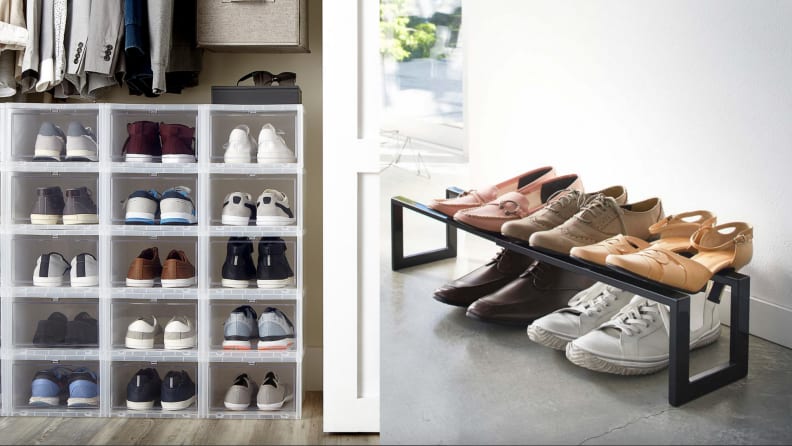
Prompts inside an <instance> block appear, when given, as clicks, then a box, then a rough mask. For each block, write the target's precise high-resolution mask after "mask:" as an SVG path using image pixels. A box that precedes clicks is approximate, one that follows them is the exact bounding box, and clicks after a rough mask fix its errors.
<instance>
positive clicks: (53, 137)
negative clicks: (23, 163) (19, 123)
mask: <svg viewBox="0 0 792 446" xmlns="http://www.w3.org/2000/svg"><path fill="white" fill-rule="evenodd" d="M65 151H66V135H64V134H63V130H61V128H60V127H58V126H57V125H55V124H53V123H51V122H49V121H44V122H42V123H41V126H40V127H39V132H38V134H37V135H36V143H35V145H34V147H33V159H34V160H36V161H60V160H61V159H63V156H64V152H65Z"/></svg>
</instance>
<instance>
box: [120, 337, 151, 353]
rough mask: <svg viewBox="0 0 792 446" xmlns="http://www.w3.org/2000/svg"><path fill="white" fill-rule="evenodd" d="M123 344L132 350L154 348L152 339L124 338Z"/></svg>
mask: <svg viewBox="0 0 792 446" xmlns="http://www.w3.org/2000/svg"><path fill="white" fill-rule="evenodd" d="M124 345H126V348H131V349H134V350H143V349H150V348H154V339H135V338H126V339H125V340H124Z"/></svg>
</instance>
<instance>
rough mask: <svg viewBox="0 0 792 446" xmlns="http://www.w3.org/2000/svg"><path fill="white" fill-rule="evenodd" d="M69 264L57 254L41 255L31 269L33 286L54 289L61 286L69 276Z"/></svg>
mask: <svg viewBox="0 0 792 446" xmlns="http://www.w3.org/2000/svg"><path fill="white" fill-rule="evenodd" d="M69 269H71V266H69V262H67V261H66V259H65V258H64V257H63V256H62V255H61V254H60V253H57V252H50V253H47V254H42V255H40V256H39V258H38V259H37V260H36V267H35V268H33V286H41V287H56V286H61V285H63V282H64V281H65V279H66V276H67V275H68V274H69Z"/></svg>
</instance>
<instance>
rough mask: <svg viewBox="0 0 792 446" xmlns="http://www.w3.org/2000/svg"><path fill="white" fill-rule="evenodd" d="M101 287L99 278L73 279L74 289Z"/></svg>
mask: <svg viewBox="0 0 792 446" xmlns="http://www.w3.org/2000/svg"><path fill="white" fill-rule="evenodd" d="M97 285H99V276H86V277H72V279H71V286H72V287H73V288H83V287H89V286H97Z"/></svg>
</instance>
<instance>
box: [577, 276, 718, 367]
mask: <svg viewBox="0 0 792 446" xmlns="http://www.w3.org/2000/svg"><path fill="white" fill-rule="evenodd" d="M690 301H691V302H690V348H691V349H695V348H699V347H703V346H705V345H709V344H711V343H713V342H715V341H716V340H717V339H718V337H719V336H720V320H719V319H718V315H717V306H716V304H715V303H713V302H711V301H709V300H707V297H706V293H703V292H702V293H698V294H695V295H693V296H691V299H690ZM670 323H671V318H670V315H669V311H668V307H667V306H665V305H662V304H659V303H657V302H653V301H650V300H648V299H646V298H643V297H640V296H635V297H634V298H633V299H632V300H631V301H630V303H629V304H628V305H627V306H625V307H624V308H622V309H621V311H619V312H618V313H617V314H616V315H615V316H614V317H613V318H612V319H611V320H610V321H608V322H606V323H604V324H602V325H601V326H600V327H599V328H597V329H596V330H593V331H591V332H589V333H588V334H586V335H584V336H582V337H580V338H578V339H575V340H574V341H572V342H570V343H569V344H567V348H566V356H567V359H569V360H570V361H572V362H573V363H574V364H577V365H579V366H581V367H584V368H587V369H589V370H594V371H596V372H605V373H613V374H617V375H647V374H650V373H655V372H658V371H660V370H662V369H664V368H666V367H668V330H669V326H670Z"/></svg>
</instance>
